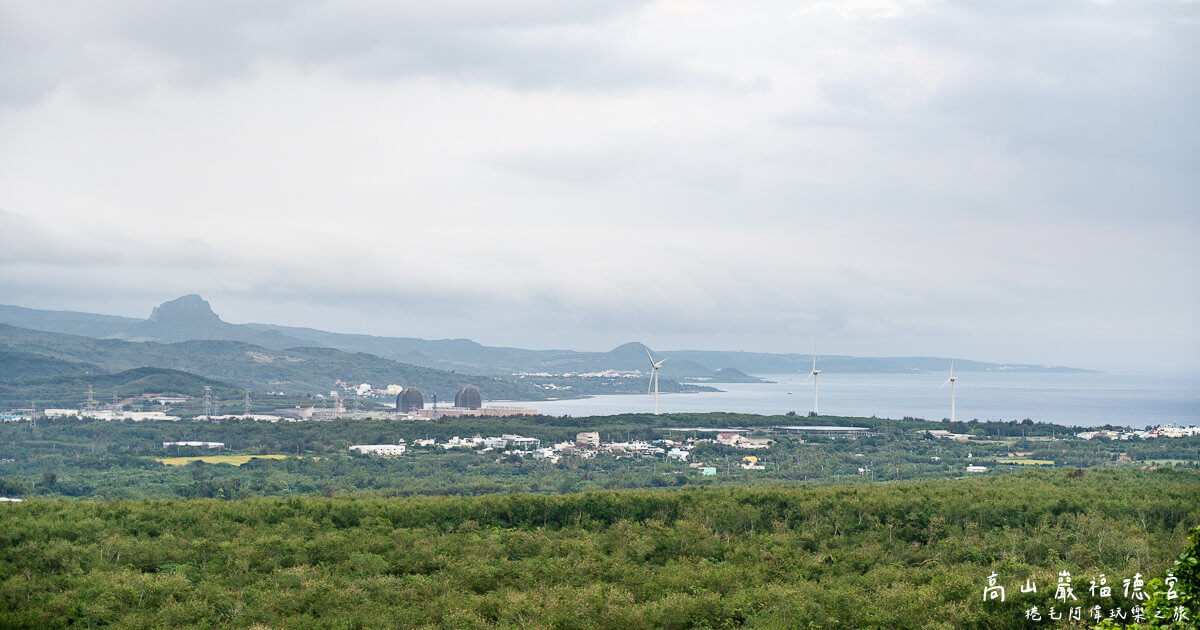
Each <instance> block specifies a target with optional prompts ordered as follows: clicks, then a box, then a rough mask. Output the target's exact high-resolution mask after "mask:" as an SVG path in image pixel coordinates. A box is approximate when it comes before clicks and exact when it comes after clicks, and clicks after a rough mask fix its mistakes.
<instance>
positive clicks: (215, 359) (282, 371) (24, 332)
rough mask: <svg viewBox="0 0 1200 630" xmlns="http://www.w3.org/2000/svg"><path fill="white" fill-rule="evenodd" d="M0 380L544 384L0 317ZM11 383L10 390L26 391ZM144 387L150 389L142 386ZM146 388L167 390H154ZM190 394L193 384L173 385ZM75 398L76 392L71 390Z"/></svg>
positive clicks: (493, 388) (318, 388)
mask: <svg viewBox="0 0 1200 630" xmlns="http://www.w3.org/2000/svg"><path fill="white" fill-rule="evenodd" d="M0 363H2V364H3V366H4V367H3V368H0V384H3V385H5V386H33V385H39V386H43V385H48V384H50V383H51V382H52V381H53V380H54V379H59V380H61V381H62V382H63V383H64V386H65V385H66V384H69V383H72V382H75V381H79V382H82V380H81V378H79V377H93V378H97V377H101V376H106V375H110V374H112V373H114V372H122V371H126V370H131V369H134V368H141V367H153V368H165V369H169V370H178V371H181V372H187V373H189V374H191V375H198V376H201V377H204V378H208V379H217V380H219V381H223V383H222V385H224V384H226V383H228V384H232V385H236V386H237V387H240V388H249V389H252V390H254V391H256V392H271V391H278V392H283V393H285V394H289V395H311V394H314V393H321V392H328V391H330V390H331V389H333V388H334V387H335V383H336V381H338V380H343V381H345V382H347V383H350V384H352V385H353V384H357V383H364V382H365V383H371V384H373V385H375V386H376V387H382V386H386V385H389V384H393V383H394V384H400V385H405V386H413V387H417V388H418V389H421V390H422V391H423V392H425V394H426V396H431V395H433V394H436V395H437V396H438V398H439V399H440V400H453V397H454V394H455V392H457V391H458V389H459V388H460V387H463V386H465V385H473V386H475V387H477V388H479V390H480V392H482V393H483V395H484V397H485V398H486V399H491V400H497V399H506V400H513V399H516V400H544V399H545V398H546V397H547V395H546V393H545V391H544V390H542V389H540V388H538V387H536V386H535V385H533V384H532V383H522V382H517V381H513V380H505V379H498V378H492V377H488V376H473V375H467V374H456V373H453V372H448V371H445V370H435V369H431V368H426V367H420V366H415V365H406V364H403V363H398V362H396V361H392V360H389V359H384V358H382V357H378V356H375V355H372V354H366V353H355V352H345V351H342V350H338V349H336V348H314V347H297V348H289V349H286V350H272V349H270V348H265V347H263V346H258V345H253V344H249V343H244V342H241V341H227V340H195V341H181V342H175V343H159V342H156V341H140V342H134V341H125V340H123V339H95V338H92V337H85V336H81V335H68V334H64V333H55V332H44V331H38V330H30V329H27V328H17V327H15V326H10V325H7V324H0ZM23 392H24V390H21V389H20V388H18V390H14V391H11V392H10V396H13V397H21V398H22V399H24V398H27V396H26V395H25V394H24V393H23ZM146 393H151V392H146ZM153 393H167V392H160V391H154V392H153ZM179 393H187V394H190V395H196V394H197V393H198V392H197V391H191V392H188V391H180V392H179ZM74 395H75V397H76V398H78V397H79V393H78V392H77V393H75V394H74Z"/></svg>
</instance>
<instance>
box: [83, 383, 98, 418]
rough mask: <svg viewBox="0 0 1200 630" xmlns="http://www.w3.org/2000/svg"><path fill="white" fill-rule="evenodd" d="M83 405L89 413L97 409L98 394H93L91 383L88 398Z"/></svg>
mask: <svg viewBox="0 0 1200 630" xmlns="http://www.w3.org/2000/svg"><path fill="white" fill-rule="evenodd" d="M83 407H84V409H86V410H87V411H88V412H89V413H90V412H93V411H95V410H96V396H95V395H94V394H93V392H92V386H91V385H90V384H89V385H88V397H87V400H86V401H84V403H83Z"/></svg>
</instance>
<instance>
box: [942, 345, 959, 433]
mask: <svg viewBox="0 0 1200 630" xmlns="http://www.w3.org/2000/svg"><path fill="white" fill-rule="evenodd" d="M946 383H949V384H950V422H954V421H955V418H954V397H955V393H956V390H957V389H958V377H957V376H955V375H954V359H950V378H948V379H946V382H945V383H942V386H941V387H939V388H938V389H945V387H946Z"/></svg>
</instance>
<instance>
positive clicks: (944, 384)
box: [938, 379, 950, 389]
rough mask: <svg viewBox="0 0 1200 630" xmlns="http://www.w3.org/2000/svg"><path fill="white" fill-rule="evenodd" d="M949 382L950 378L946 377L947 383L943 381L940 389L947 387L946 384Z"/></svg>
mask: <svg viewBox="0 0 1200 630" xmlns="http://www.w3.org/2000/svg"><path fill="white" fill-rule="evenodd" d="M949 382H950V379H946V382H945V383H942V386H941V387H939V388H938V389H946V384H947V383H949Z"/></svg>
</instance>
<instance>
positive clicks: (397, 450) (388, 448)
mask: <svg viewBox="0 0 1200 630" xmlns="http://www.w3.org/2000/svg"><path fill="white" fill-rule="evenodd" d="M400 441H401V442H403V441H404V440H400ZM350 450H351V451H357V452H359V453H363V454H364V455H403V454H404V451H405V450H407V448H406V447H405V446H404V444H355V445H354V446H351V447H350Z"/></svg>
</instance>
